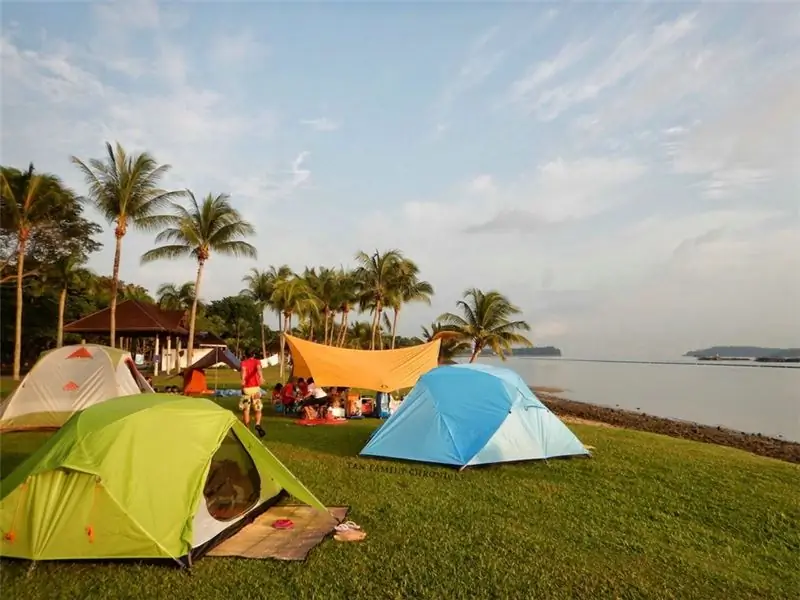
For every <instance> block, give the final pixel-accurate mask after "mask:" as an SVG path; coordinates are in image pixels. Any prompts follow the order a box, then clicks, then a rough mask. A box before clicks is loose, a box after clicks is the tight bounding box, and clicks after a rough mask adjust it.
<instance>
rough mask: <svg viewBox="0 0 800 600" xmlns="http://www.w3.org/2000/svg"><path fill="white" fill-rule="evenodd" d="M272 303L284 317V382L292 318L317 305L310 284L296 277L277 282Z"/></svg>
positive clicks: (282, 347)
mask: <svg viewBox="0 0 800 600" xmlns="http://www.w3.org/2000/svg"><path fill="white" fill-rule="evenodd" d="M270 303H271V304H272V306H273V307H274V308H275V309H276V310H279V311H281V314H282V315H283V324H282V325H281V331H282V335H281V372H280V377H281V381H283V374H284V365H285V363H284V356H285V354H286V352H285V348H286V338H285V336H286V334H288V333H289V332H290V331H291V329H292V317H293V316H294V315H296V314H298V313H301V314H302V313H305V312H307V311H310V310H313V308H314V307H316V303H315V301H314V299H313V297H312V295H311V291H310V290H309V289H308V284H306V282H305V280H304V279H303V278H302V277H299V276H297V275H294V276H292V277H288V278H285V279H279V280H278V281H276V282H275V289H274V291H273V292H272V297H271V298H270Z"/></svg>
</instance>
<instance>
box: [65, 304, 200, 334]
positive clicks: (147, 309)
mask: <svg viewBox="0 0 800 600" xmlns="http://www.w3.org/2000/svg"><path fill="white" fill-rule="evenodd" d="M116 317H117V319H116V321H117V323H116V326H117V333H118V334H120V333H121V334H125V333H171V334H174V335H186V334H188V333H189V332H188V328H187V326H186V311H183V310H164V309H162V308H159V307H158V306H157V305H155V304H152V303H150V302H142V301H140V300H123V301H122V302H120V303H119V304H117V314H116ZM110 326H111V309H110V308H104V309H103V310H99V311H97V312H95V313H92V314H90V315H88V316H86V317H83V318H82V319H78V320H77V321H73V322H72V323H70V324H68V325H66V326H64V332H65V333H94V334H103V333H105V334H108V333H109V329H110Z"/></svg>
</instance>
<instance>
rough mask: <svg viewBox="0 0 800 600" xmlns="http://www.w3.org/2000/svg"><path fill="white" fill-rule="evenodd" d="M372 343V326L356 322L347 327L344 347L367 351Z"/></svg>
mask: <svg viewBox="0 0 800 600" xmlns="http://www.w3.org/2000/svg"><path fill="white" fill-rule="evenodd" d="M372 342H373V337H372V324H371V323H368V322H366V321H356V322H355V323H353V324H352V325H350V327H349V331H348V332H347V337H346V341H345V344H344V347H345V348H353V349H355V350H367V349H369V347H370V345H371V344H372Z"/></svg>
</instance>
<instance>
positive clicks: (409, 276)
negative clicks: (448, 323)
mask: <svg viewBox="0 0 800 600" xmlns="http://www.w3.org/2000/svg"><path fill="white" fill-rule="evenodd" d="M431 296H433V286H432V285H431V284H430V283H429V282H427V281H423V280H421V279H420V278H419V267H418V266H417V265H416V263H415V262H414V261H412V260H409V259H407V258H404V259H403V260H401V261H400V265H399V268H398V270H397V273H396V275H395V278H394V282H393V284H392V286H391V294H390V299H389V302H388V304H389V306H391V307H392V312H393V313H394V315H393V318H392V328H391V336H392V348H394V341H395V338H396V337H397V319H398V317H399V316H400V309H401V308H403V305H404V304H409V303H411V302H424V303H425V304H427V305H428V306H430V304H431Z"/></svg>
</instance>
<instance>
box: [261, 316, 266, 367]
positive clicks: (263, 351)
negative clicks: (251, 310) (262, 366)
mask: <svg viewBox="0 0 800 600" xmlns="http://www.w3.org/2000/svg"><path fill="white" fill-rule="evenodd" d="M266 328H267V324H266V323H265V322H264V309H263V308H262V309H261V358H267V340H266V332H265V331H264V330H265V329H266Z"/></svg>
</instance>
